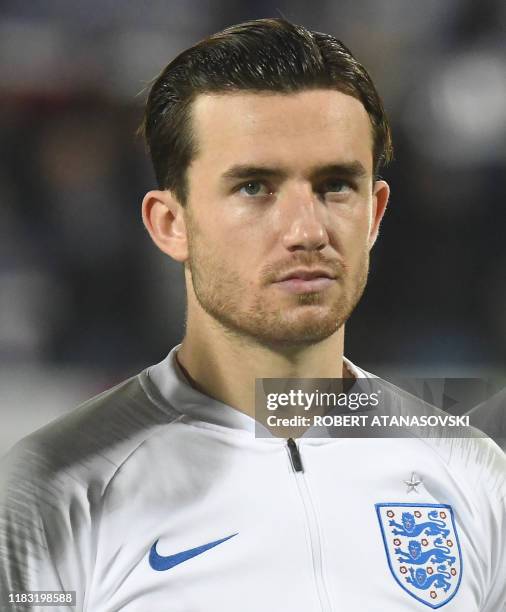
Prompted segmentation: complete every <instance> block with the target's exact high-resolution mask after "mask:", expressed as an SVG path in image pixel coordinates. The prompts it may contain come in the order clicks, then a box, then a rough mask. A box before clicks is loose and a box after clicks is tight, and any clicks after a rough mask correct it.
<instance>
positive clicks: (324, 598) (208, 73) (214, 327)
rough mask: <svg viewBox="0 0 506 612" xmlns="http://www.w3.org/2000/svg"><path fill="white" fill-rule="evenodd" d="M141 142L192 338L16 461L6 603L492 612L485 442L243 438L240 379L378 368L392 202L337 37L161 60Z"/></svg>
mask: <svg viewBox="0 0 506 612" xmlns="http://www.w3.org/2000/svg"><path fill="white" fill-rule="evenodd" d="M144 131H145V134H146V138H147V142H148V145H149V149H150V153H151V156H152V160H153V163H154V167H155V172H156V175H157V180H158V183H159V189H158V190H153V191H150V192H149V193H148V194H147V195H146V196H145V198H144V201H143V205H142V213H143V219H144V223H145V225H146V228H147V230H148V231H149V233H150V235H151V237H152V238H153V241H154V242H155V243H156V245H157V246H158V247H159V248H160V249H161V250H162V251H163V252H164V253H166V254H167V255H169V256H170V257H172V258H173V259H175V260H177V261H180V262H182V263H183V264H184V273H185V279H186V287H187V298H188V309H187V324H186V332H185V336H184V340H183V342H182V344H181V345H180V346H178V347H175V348H174V349H173V350H172V351H171V352H170V354H169V356H168V357H167V359H165V360H164V361H163V362H162V363H160V364H158V365H155V366H153V367H151V368H148V369H147V370H145V371H144V372H142V373H141V374H140V375H138V376H136V377H134V378H132V379H130V380H128V381H126V382H125V383H123V384H121V385H119V386H118V387H116V388H114V389H112V390H111V391H108V392H106V393H104V394H102V395H101V396H99V397H98V398H95V399H93V400H91V401H90V402H88V403H87V404H85V405H83V406H81V407H80V408H79V409H78V410H76V411H74V412H73V413H72V414H71V415H69V416H67V417H64V418H62V419H60V420H59V421H57V422H55V423H53V424H51V425H49V426H48V427H46V428H45V429H43V430H41V431H40V432H37V433H36V434H34V435H32V436H30V437H29V438H27V439H26V440H25V441H23V442H22V443H21V444H19V445H18V446H17V448H16V449H15V450H14V451H13V452H12V453H11V456H10V458H9V460H8V469H7V470H6V476H5V478H4V480H5V484H4V493H3V500H4V501H3V509H2V515H1V516H2V522H1V529H0V532H1V540H0V545H1V549H0V550H1V555H2V566H1V569H0V580H1V582H0V584H1V587H2V593H7V592H9V593H11V592H13V591H16V592H22V591H27V590H29V589H31V590H33V589H44V590H56V591H57V590H62V589H64V590H69V591H71V590H74V591H76V595H77V608H76V609H78V610H89V611H93V612H111V611H112V610H135V611H138V610H167V611H168V610H171V611H173V612H176V611H177V612H183V611H189V610H192V611H197V610H206V611H211V610H213V611H214V610H216V611H218V610H219V611H220V612H224V611H228V610H231V611H232V610H233V611H234V612H235V611H237V610H245V611H252V612H253V611H254V612H258V611H259V610H269V611H279V610H283V611H284V610H290V611H295V610H297V611H300V612H308V611H313V610H314V611H316V610H325V611H330V610H335V611H337V610H347V611H348V610H354V611H355V610H357V611H358V610H360V611H367V612H375V611H378V612H379V611H384V610H389V612H395V611H398V610H421V609H425V607H426V606H429V607H431V608H439V607H442V606H446V609H447V610H458V611H459V612H462V611H464V610H465V611H466V612H477V611H478V610H479V611H481V612H497V611H498V610H499V609H500V608H501V606H502V604H503V602H504V598H505V589H504V583H505V580H504V578H505V574H504V571H505V566H504V563H505V546H504V543H505V536H504V533H505V512H504V499H503V498H504V458H503V456H502V454H501V452H500V450H499V449H498V448H497V447H496V446H494V444H493V443H491V442H489V441H485V440H439V441H428V440H422V439H418V438H411V439H399V440H381V439H378V440H375V439H339V440H338V439H332V438H311V437H309V436H307V437H306V436H303V437H301V438H300V439H299V440H297V441H296V440H294V439H292V438H290V439H289V440H288V441H287V440H285V439H281V438H278V437H275V436H271V437H265V438H255V435H254V431H255V423H256V422H255V418H254V416H255V412H254V410H255V397H254V388H255V380H256V379H259V378H270V377H276V378H297V379H300V378H303V379H306V378H315V377H317V378H327V379H339V378H347V379H351V380H352V381H353V379H361V378H367V377H370V376H371V375H369V374H367V373H366V372H364V371H363V370H361V369H360V368H358V367H357V366H355V365H354V364H352V363H351V362H350V361H349V360H348V359H346V358H345V357H344V356H343V349H344V324H345V321H346V320H347V318H348V317H349V315H350V314H351V312H352V311H353V309H354V307H355V305H356V304H357V302H358V300H359V299H360V297H361V295H362V292H363V289H364V286H365V283H366V278H367V273H368V265H369V252H370V250H371V248H372V246H373V244H374V242H375V240H376V238H377V235H378V229H379V225H380V222H381V219H382V217H383V215H384V212H385V208H386V205H387V200H388V193H389V188H388V186H387V184H386V183H385V182H384V181H383V180H380V179H379V177H378V172H379V169H380V167H381V164H382V163H383V162H385V161H388V159H389V157H390V155H391V144H390V132H389V128H388V123H387V120H386V117H385V114H384V111H383V108H382V105H381V101H380V99H379V97H378V94H377V93H376V90H375V88H374V86H373V84H372V82H371V80H370V77H369V76H368V74H367V72H366V71H365V70H364V68H363V67H362V66H361V65H360V64H359V63H358V62H357V61H356V60H355V59H354V58H353V56H352V55H351V53H350V52H349V51H348V50H347V49H346V48H345V47H344V46H343V45H342V44H341V43H340V42H339V41H337V40H336V39H334V38H333V37H331V36H329V35H326V34H319V33H315V32H310V31H308V30H306V29H304V28H302V27H299V26H294V25H292V24H290V23H288V22H286V21H283V20H277V19H269V20H259V21H255V22H250V23H246V24H241V25H238V26H235V27H232V28H229V29H227V30H225V31H223V32H220V33H218V34H215V35H214V36H211V37H210V38H208V39H206V40H204V41H202V42H201V43H199V44H197V45H196V46H195V47H192V48H191V49H189V50H187V51H185V52H183V53H182V54H181V55H180V56H179V57H177V58H176V59H175V60H174V61H173V62H172V63H171V64H169V65H168V66H167V68H166V69H165V70H164V71H163V72H162V74H161V75H160V76H159V77H158V79H157V81H156V82H155V83H154V85H153V87H152V89H151V93H150V96H149V100H148V103H147V109H146V116H145V122H144ZM422 561H423V563H422ZM3 596H4V601H5V597H6V596H5V595H3ZM4 605H6V604H5V603H4ZM12 605H13V607H14V608H15V604H12ZM6 609H11V608H9V607H6Z"/></svg>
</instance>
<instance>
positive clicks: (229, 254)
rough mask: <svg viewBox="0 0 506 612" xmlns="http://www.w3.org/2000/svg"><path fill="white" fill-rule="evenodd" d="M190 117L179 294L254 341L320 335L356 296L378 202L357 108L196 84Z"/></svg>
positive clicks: (317, 96) (336, 97)
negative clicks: (184, 292)
mask: <svg viewBox="0 0 506 612" xmlns="http://www.w3.org/2000/svg"><path fill="white" fill-rule="evenodd" d="M193 128H194V133H195V138H196V142H197V148H198V153H197V155H196V157H195V159H194V160H193V162H192V163H191V165H190V167H189V169H188V186H189V196H188V202H187V209H186V211H185V219H186V227H187V234H188V249H189V250H188V260H187V261H186V274H187V283H188V299H189V300H190V301H192V300H193V301H196V302H198V304H200V306H201V307H202V308H203V309H204V311H205V312H207V313H208V314H209V315H210V316H212V317H213V318H214V319H215V320H217V321H218V322H219V323H221V324H222V325H223V326H224V327H225V328H226V329H227V330H228V331H230V332H233V333H236V334H238V335H240V336H242V337H244V336H247V337H250V338H254V339H255V340H257V341H260V342H261V343H262V344H267V345H271V346H279V345H283V346H287V345H301V344H313V343H316V342H319V341H321V340H323V339H325V338H327V337H329V336H330V335H331V334H333V333H334V332H336V330H337V329H339V327H340V326H341V325H342V324H343V323H344V322H345V321H346V319H347V318H348V316H349V315H350V314H351V312H352V310H353V309H354V307H355V305H356V304H357V302H358V300H359V299H360V297H361V295H362V292H363V290H364V287H365V284H366V279H367V273H368V269H369V250H370V248H371V246H372V244H373V242H374V239H375V235H376V231H377V226H378V224H379V221H380V218H381V214H382V212H383V209H384V206H383V205H382V206H380V207H379V208H381V211H380V212H378V211H377V208H378V206H377V201H378V198H377V197H376V193H377V192H378V190H379V189H380V184H379V183H376V184H375V183H374V181H373V175H372V171H373V168H372V164H373V160H372V132H371V123H370V120H369V117H368V115H367V113H366V111H365V109H364V107H363V106H362V104H361V103H360V102H359V101H358V100H356V99H355V98H353V97H351V96H348V95H345V94H343V93H340V92H337V91H333V90H313V91H305V92H299V93H295V94H257V93H233V94H224V95H201V96H199V97H198V98H197V99H196V101H195V103H194V106H193ZM383 185H384V184H383ZM385 204H386V198H385ZM190 312H191V309H190Z"/></svg>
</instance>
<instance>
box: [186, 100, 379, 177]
mask: <svg viewBox="0 0 506 612" xmlns="http://www.w3.org/2000/svg"><path fill="white" fill-rule="evenodd" d="M192 121H193V130H194V135H195V137H196V142H197V149H198V153H197V157H196V159H195V162H197V163H198V162H199V161H201V162H203V163H209V164H211V165H213V166H216V167H218V166H220V165H227V164H229V163H241V162H245V163H263V164H269V163H272V164H276V165H279V164H286V165H289V166H290V165H293V166H294V167H295V166H297V167H299V166H303V165H304V164H305V163H308V164H315V163H316V164H318V163H322V164H325V163H335V162H345V161H351V160H359V161H361V162H362V164H363V165H364V166H365V168H366V169H367V170H369V171H370V172H372V147H373V136H372V126H371V122H370V119H369V116H368V114H367V112H366V110H365V108H364V106H363V105H362V103H361V102H360V101H359V100H357V99H356V98H354V97H352V96H349V95H347V94H344V93H342V92H339V91H335V90H328V89H316V90H308V91H301V92H297V93H288V94H284V93H270V92H269V93H250V92H247V93H245V92H237V93H226V94H203V95H200V96H198V97H197V99H196V100H195V102H194V105H193V109H192ZM217 169H218V168H217Z"/></svg>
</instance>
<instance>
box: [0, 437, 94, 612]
mask: <svg viewBox="0 0 506 612" xmlns="http://www.w3.org/2000/svg"><path fill="white" fill-rule="evenodd" d="M68 480H69V478H68V474H66V473H65V470H64V469H63V470H62V469H55V466H54V462H53V461H52V460H51V458H50V453H49V456H48V453H47V449H45V448H44V445H43V444H40V443H35V444H34V443H33V442H30V441H26V440H25V441H22V442H20V443H18V444H17V445H16V446H15V447H14V448H13V449H12V450H11V451H10V452H9V454H8V455H7V456H6V457H5V458H3V459H2V460H1V462H0V598H1V599H0V610H1V611H2V612H4V611H5V612H18V610H19V611H21V610H23V611H24V612H26V610H37V611H39V610H40V611H45V610H48V608H47V607H42V606H38V605H36V604H35V603H33V604H32V603H28V604H27V603H24V602H23V601H22V600H23V599H24V600H25V601H28V602H30V600H32V601H33V600H34V598H35V597H39V596H35V595H34V594H32V595H23V594H27V593H28V592H33V591H41V592H44V591H60V592H61V591H76V598H77V605H76V606H75V607H74V608H68V607H66V606H64V605H63V604H62V605H60V603H57V604H56V605H53V606H52V607H51V608H50V609H51V610H69V609H73V610H76V611H79V610H82V609H83V601H82V599H83V597H82V595H83V592H84V580H85V573H86V572H85V565H86V561H85V560H86V551H83V550H82V549H81V548H82V547H81V546H80V543H79V540H80V534H79V533H78V530H81V529H82V528H83V526H85V524H86V519H85V517H83V512H82V510H81V509H80V507H81V506H82V505H81V504H80V503H79V489H78V488H77V489H76V487H75V486H74V487H72V492H69V487H68V484H69V483H68ZM83 518H84V520H83ZM83 553H84V554H83ZM58 597H59V598H61V597H62V595H59V596H58ZM59 601H60V602H61V599H59Z"/></svg>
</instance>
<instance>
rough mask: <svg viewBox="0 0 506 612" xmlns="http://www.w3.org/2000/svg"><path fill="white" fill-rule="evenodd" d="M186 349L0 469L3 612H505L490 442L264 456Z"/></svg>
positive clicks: (25, 444) (304, 448) (263, 443)
mask: <svg viewBox="0 0 506 612" xmlns="http://www.w3.org/2000/svg"><path fill="white" fill-rule="evenodd" d="M177 348H178V347H175V349H173V350H172V351H171V353H170V354H169V356H168V357H167V358H166V359H165V360H164V361H163V362H162V363H160V364H158V365H156V366H153V367H151V368H148V369H147V370H145V371H143V372H142V373H141V374H139V375H138V376H135V377H134V378H131V379H130V380H127V381H126V382H124V383H122V384H120V385H119V386H117V387H115V388H114V389H112V390H110V391H107V392H105V393H103V394H101V395H100V396H98V397H96V398H94V399H92V400H90V401H89V402H87V403H86V404H84V405H82V406H81V407H80V408H78V409H77V410H75V411H73V412H72V413H70V414H69V415H66V416H64V417H62V418H61V419H59V420H57V421H55V422H53V423H51V424H50V425H48V426H46V427H45V428H43V429H42V430H40V431H38V432H36V433H35V434H32V435H31V436H29V437H28V438H26V439H24V440H22V441H21V442H20V443H18V444H17V445H16V446H15V447H14V449H13V450H12V451H11V452H10V453H9V455H8V457H7V458H6V459H5V460H4V463H3V467H2V486H1V488H0V491H1V493H0V609H1V610H2V611H4V610H5V611H9V612H10V611H12V610H27V609H32V610H44V611H46V612H48V611H49V610H71V609H72V608H66V607H64V606H62V605H59V606H53V607H40V608H39V607H37V606H36V605H32V606H31V607H30V606H29V607H28V608H27V607H26V605H25V606H21V604H19V603H16V602H15V600H14V599H12V598H13V593H14V594H16V593H17V594H18V597H19V593H27V592H28V591H34V590H43V591H61V590H68V591H76V598H77V605H76V607H75V608H73V609H74V610H77V611H79V612H82V611H86V612H117V611H120V610H121V611H124V612H331V611H333V612H386V611H388V612H401V611H403V612H404V611H406V612H409V611H413V612H415V611H418V612H420V611H423V610H426V609H427V608H430V609H438V608H443V609H444V611H445V612H501V611H502V610H503V607H502V606H503V605H504V602H505V599H506V518H505V514H506V512H505V477H506V467H505V466H506V462H505V458H504V454H503V453H502V451H501V450H500V449H499V448H498V447H497V446H496V445H495V444H494V443H493V442H491V441H490V440H488V439H440V440H428V439H412V438H411V439H392V440H390V439H365V438H354V439H353V438H341V439H333V438H312V439H311V438H307V439H306V438H305V437H302V438H299V439H297V440H292V439H290V441H287V440H284V439H278V438H263V439H262V438H255V435H254V429H255V421H254V419H252V418H250V417H248V416H246V415H244V414H242V413H241V412H239V411H237V410H235V409H233V408H231V407H229V406H226V405H224V404H221V403H219V402H217V401H215V400H213V399H211V398H209V397H207V396H205V395H203V394H201V393H199V392H198V391H196V390H195V389H194V388H192V387H191V386H190V385H189V384H188V382H187V381H186V379H185V378H184V375H183V374H182V372H181V371H180V370H179V368H178V366H177V362H176V360H175V351H176V350H177ZM346 363H347V365H348V366H349V367H350V369H351V370H352V372H354V373H355V375H356V376H358V377H367V376H371V375H369V374H367V373H365V372H363V371H362V370H360V369H359V368H357V367H356V366H354V365H353V364H352V363H351V362H349V361H348V360H346ZM417 482H418V484H416V483H417ZM409 483H411V484H412V485H413V486H410V484H409ZM9 598H11V599H10V600H9Z"/></svg>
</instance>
